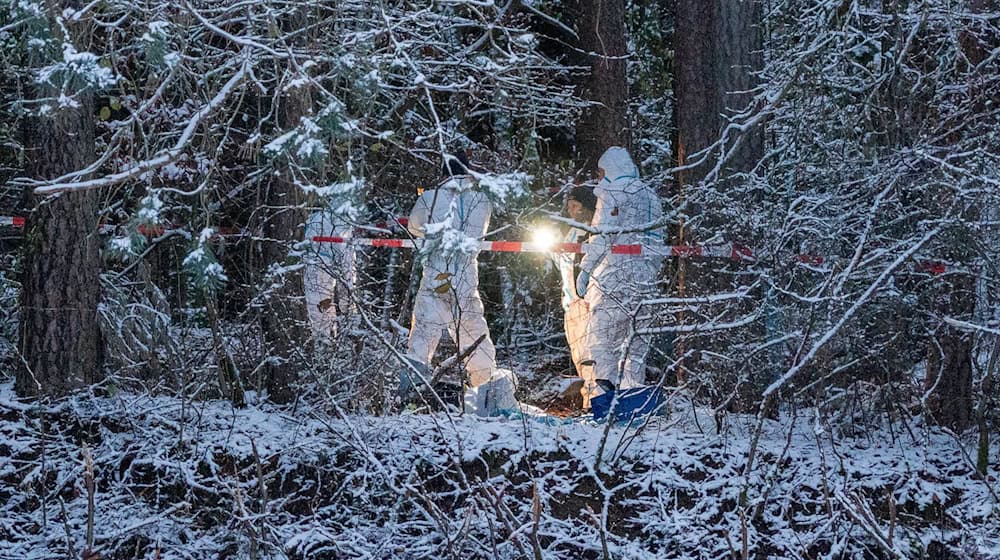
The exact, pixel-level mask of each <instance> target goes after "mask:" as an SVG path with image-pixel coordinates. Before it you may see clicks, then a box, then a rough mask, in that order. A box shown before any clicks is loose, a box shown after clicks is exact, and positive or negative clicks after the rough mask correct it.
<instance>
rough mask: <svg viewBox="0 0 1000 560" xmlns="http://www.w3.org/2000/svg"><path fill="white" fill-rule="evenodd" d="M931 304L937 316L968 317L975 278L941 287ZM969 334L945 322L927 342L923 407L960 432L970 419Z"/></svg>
mask: <svg viewBox="0 0 1000 560" xmlns="http://www.w3.org/2000/svg"><path fill="white" fill-rule="evenodd" d="M941 290H942V291H941V293H940V294H939V295H938V297H939V300H938V301H937V302H936V303H937V305H936V306H935V307H936V308H937V309H936V312H937V313H938V314H939V315H941V316H950V317H956V318H959V319H963V320H965V319H969V318H970V317H971V316H972V314H973V311H975V306H976V280H975V277H974V276H972V275H969V274H963V275H960V276H957V277H956V278H954V279H952V280H951V281H950V282H949V283H948V284H947V285H943V286H942V287H941ZM973 342H974V339H973V335H972V333H970V332H967V331H961V330H958V329H956V328H955V327H952V326H950V325H947V324H942V325H941V326H940V330H939V334H938V335H937V336H936V337H935V340H934V341H932V342H931V344H930V347H929V351H928V354H927V376H926V379H925V384H926V388H927V391H928V398H927V408H928V412H929V413H930V414H931V416H932V417H933V420H934V421H935V422H936V423H938V424H941V425H943V426H947V427H949V428H951V429H953V430H956V431H958V432H961V431H963V430H965V429H966V428H968V427H969V426H970V425H971V423H972V419H973V418H972V412H973V404H974V402H973V398H972V346H973Z"/></svg>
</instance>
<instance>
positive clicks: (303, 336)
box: [261, 87, 312, 403]
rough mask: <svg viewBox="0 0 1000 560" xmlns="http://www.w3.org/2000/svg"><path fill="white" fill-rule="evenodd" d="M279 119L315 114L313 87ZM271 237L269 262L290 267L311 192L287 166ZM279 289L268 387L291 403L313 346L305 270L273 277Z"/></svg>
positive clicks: (289, 122) (291, 99)
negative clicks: (308, 327) (308, 324)
mask: <svg viewBox="0 0 1000 560" xmlns="http://www.w3.org/2000/svg"><path fill="white" fill-rule="evenodd" d="M279 103H280V104H281V106H280V107H279V108H278V120H279V125H280V126H281V129H282V130H289V129H291V128H294V127H295V126H296V125H298V124H299V121H300V119H301V118H302V117H303V116H305V115H308V114H309V109H310V106H311V103H312V99H311V96H310V95H309V91H308V89H306V88H305V87H299V88H296V89H294V90H291V91H289V92H287V93H286V94H285V95H284V96H282V97H281V98H280V99H279ZM265 201H266V204H267V218H266V219H267V223H266V224H265V226H264V232H265V237H266V238H267V241H265V242H264V245H263V257H264V258H263V263H262V264H263V266H264V267H265V270H267V268H268V267H271V266H278V267H282V266H287V265H289V264H291V263H292V261H291V258H290V256H289V250H290V249H291V247H292V245H293V243H294V242H295V241H300V240H302V236H303V232H304V228H303V224H304V223H305V217H306V216H305V210H304V208H303V206H304V201H305V196H304V193H303V192H302V189H301V188H299V187H298V186H297V185H296V184H295V182H294V180H293V176H292V173H291V170H290V169H287V168H286V169H284V170H282V172H281V174H280V175H279V176H277V177H275V178H274V180H273V181H271V184H270V185H269V188H268V192H267V195H266V197H265ZM272 283H273V284H277V286H278V287H277V288H276V289H275V290H274V292H273V293H272V294H271V295H270V296H269V297H268V298H267V300H266V301H267V302H268V306H267V308H266V309H264V310H263V312H262V315H261V327H262V330H263V333H264V340H265V343H266V345H267V352H268V358H269V362H268V364H267V365H266V366H265V368H264V377H265V381H264V382H265V386H266V388H267V391H268V394H269V395H270V398H271V400H272V401H274V402H278V403H288V402H291V401H293V400H294V399H295V395H296V393H297V390H296V385H297V383H298V377H299V372H301V371H302V369H303V367H304V365H305V359H304V352H303V349H304V348H307V347H308V345H307V344H306V343H307V341H308V340H309V333H308V331H307V330H306V328H305V326H306V320H307V316H306V307H305V299H304V297H303V294H304V291H305V288H304V284H303V280H302V272H301V270H296V271H289V272H284V273H282V274H281V275H280V277H277V278H274V279H272V281H268V282H266V283H265V285H267V284H272Z"/></svg>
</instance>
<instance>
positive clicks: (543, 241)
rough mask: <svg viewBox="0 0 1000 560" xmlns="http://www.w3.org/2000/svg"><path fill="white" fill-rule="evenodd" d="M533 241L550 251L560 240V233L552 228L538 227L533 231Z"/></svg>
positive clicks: (539, 246) (542, 248) (540, 247)
mask: <svg viewBox="0 0 1000 560" xmlns="http://www.w3.org/2000/svg"><path fill="white" fill-rule="evenodd" d="M531 242H532V243H534V244H535V245H537V246H538V248H539V249H541V250H543V251H548V250H550V249H552V248H553V247H555V245H556V243H558V242H559V234H557V233H556V231H555V230H554V229H552V228H548V227H537V228H535V229H534V230H533V231H532V232H531Z"/></svg>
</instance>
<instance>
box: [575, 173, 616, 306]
mask: <svg viewBox="0 0 1000 560" xmlns="http://www.w3.org/2000/svg"><path fill="white" fill-rule="evenodd" d="M594 194H596V195H597V208H595V210H594V221H593V222H591V226H593V228H594V229H596V230H597V233H595V234H593V235H591V236H590V239H589V240H588V241H587V245H588V250H587V253H586V254H585V255H583V260H582V261H580V276H579V278H578V279H577V292H578V293H579V294H580V296H583V294H584V292H585V291H586V282H587V281H588V279H589V277H590V274H591V273H592V272H593V271H594V270H595V269H596V268H597V265H598V264H600V262H601V261H602V260H603V259H605V258H607V256H608V252H610V251H611V243H612V240H613V239H614V234H606V233H603V234H602V233H601V232H600V230H601V229H602V228H605V229H606V228H613V227H616V226H617V225H618V222H619V219H618V214H619V212H618V207H617V202H616V201H615V198H614V193H611V192H608V191H606V190H604V189H601V188H598V189H597V190H596V192H595V193H594ZM581 284H582V286H583V289H580V287H581Z"/></svg>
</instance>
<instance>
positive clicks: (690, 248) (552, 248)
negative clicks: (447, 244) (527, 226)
mask: <svg viewBox="0 0 1000 560" xmlns="http://www.w3.org/2000/svg"><path fill="white" fill-rule="evenodd" d="M311 241H313V242H314V243H343V244H349V245H359V246H363V247H393V248H407V249H414V248H419V247H420V246H421V244H422V243H423V240H420V239H380V238H371V237H339V236H316V237H313V238H312V239H311ZM479 250H480V251H487V252H492V253H568V254H583V253H587V252H589V251H593V250H595V246H593V245H587V244H585V243H556V244H554V245H550V244H546V243H534V242H529V241H481V242H480V243H479ZM611 254H612V255H635V256H640V255H658V256H672V257H703V258H727V259H734V260H743V259H749V260H752V259H753V254H752V253H751V252H750V251H749V250H747V249H746V248H742V247H740V246H738V245H732V244H727V245H708V246H701V245H665V246H662V247H648V246H643V245H638V244H636V245H612V246H611Z"/></svg>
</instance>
